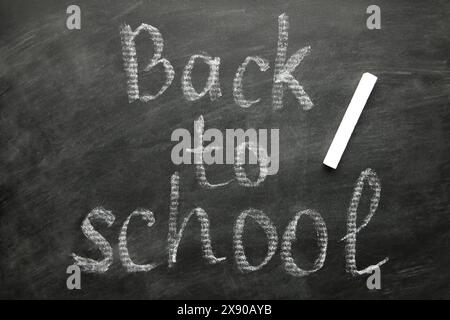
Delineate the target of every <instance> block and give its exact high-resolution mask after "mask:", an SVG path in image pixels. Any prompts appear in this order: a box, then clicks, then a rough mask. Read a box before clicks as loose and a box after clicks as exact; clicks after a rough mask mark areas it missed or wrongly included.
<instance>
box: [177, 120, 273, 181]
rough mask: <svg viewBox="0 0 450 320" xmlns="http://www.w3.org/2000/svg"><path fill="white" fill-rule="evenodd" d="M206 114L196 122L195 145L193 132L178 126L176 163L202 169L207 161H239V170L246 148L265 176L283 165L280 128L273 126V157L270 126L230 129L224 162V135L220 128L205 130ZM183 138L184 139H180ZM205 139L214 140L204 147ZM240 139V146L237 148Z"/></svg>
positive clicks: (230, 162) (251, 159)
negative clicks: (280, 156) (269, 137)
mask: <svg viewBox="0 0 450 320" xmlns="http://www.w3.org/2000/svg"><path fill="white" fill-rule="evenodd" d="M204 127H205V123H204V120H203V116H200V117H199V118H198V120H196V121H194V139H193V140H194V146H193V148H192V143H191V134H190V132H189V131H188V130H187V129H183V128H180V129H176V130H174V131H173V132H172V136H171V140H172V141H179V143H177V144H176V145H175V146H174V147H173V148H172V153H171V159H172V162H173V163H174V164H177V165H178V164H182V163H183V164H192V154H194V161H193V163H194V164H196V165H197V166H198V168H199V170H202V171H203V170H204V167H203V164H208V165H211V164H224V163H225V164H236V165H237V166H236V168H237V171H235V172H239V168H240V166H241V165H243V164H245V163H246V162H245V151H246V148H248V149H249V151H250V152H249V156H248V158H249V161H248V164H257V163H258V162H259V163H260V164H261V168H260V170H261V172H262V174H264V175H275V174H277V172H278V168H279V129H271V130H270V135H271V140H270V141H271V143H270V150H271V154H270V156H269V155H268V153H267V150H268V149H267V142H268V141H267V140H268V137H267V135H268V131H267V129H259V130H258V131H256V130H255V129H247V130H246V131H244V130H242V129H226V131H225V132H226V135H225V136H226V148H225V150H226V156H225V161H224V155H223V151H224V147H223V135H222V132H220V131H219V130H218V129H213V128H211V129H207V130H206V131H204ZM180 139H181V141H180ZM203 141H212V142H211V143H210V144H208V145H207V146H206V147H205V148H203ZM235 141H236V147H235Z"/></svg>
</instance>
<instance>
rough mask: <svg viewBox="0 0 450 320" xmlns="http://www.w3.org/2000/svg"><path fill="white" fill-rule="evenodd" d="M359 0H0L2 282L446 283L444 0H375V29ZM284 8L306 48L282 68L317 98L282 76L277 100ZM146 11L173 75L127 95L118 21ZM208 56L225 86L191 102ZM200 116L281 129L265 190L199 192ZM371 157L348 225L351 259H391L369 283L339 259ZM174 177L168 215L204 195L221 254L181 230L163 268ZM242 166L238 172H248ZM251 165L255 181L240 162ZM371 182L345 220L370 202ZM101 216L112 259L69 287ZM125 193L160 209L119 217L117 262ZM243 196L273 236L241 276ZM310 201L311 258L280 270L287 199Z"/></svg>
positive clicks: (58, 292)
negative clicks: (358, 109)
mask: <svg viewBox="0 0 450 320" xmlns="http://www.w3.org/2000/svg"><path fill="white" fill-rule="evenodd" d="M72 4H76V5H78V6H79V7H80V9H81V29H79V30H77V29H74V30H70V29H68V28H67V26H66V20H67V18H68V15H67V13H66V8H67V7H68V6H69V5H72ZM371 4H372V3H371V1H366V0H339V1H336V0H305V1H241V0H239V1H233V0H220V1H197V0H192V1H167V0H164V1H135V0H127V1H81V0H79V1H76V3H72V2H69V1H47V0H46V1H34V2H30V1H22V0H15V1H5V0H3V1H1V3H0V30H1V31H0V142H1V146H0V161H1V162H0V163H1V170H0V190H1V192H0V201H1V202H0V255H1V259H0V297H1V298H35V299H38V298H39V299H48V298H58V299H59V298H62V299H80V298H106V299H113V298H125V299H130V298H136V299H174V298H178V299H214V298H223V299H244V298H246V299H322V298H331V299H344V298H363V299H371V298H381V299H383V298H391V299H392V298H394V299H400V298H447V299H448V298H450V295H449V293H450V271H449V267H450V259H449V249H450V223H449V222H450V221H449V219H450V218H449V213H450V212H449V199H448V195H449V163H450V162H449V157H450V152H449V143H448V138H449V136H448V134H449V123H450V117H449V114H450V113H449V106H450V105H449V102H450V96H449V94H450V63H449V57H450V35H449V31H450V20H449V19H448V16H449V14H450V2H448V1H446V0H431V1H422V2H418V1H404V0H399V1H387V0H380V1H377V3H376V4H377V5H378V6H379V7H380V8H381V29H379V30H370V29H368V28H367V25H366V20H367V18H368V14H367V13H366V9H367V7H368V6H369V5H371ZM282 14H285V15H286V16H288V17H289V40H288V48H287V57H290V56H291V55H293V54H294V53H295V52H296V51H297V50H299V49H301V48H304V47H307V46H310V53H309V54H308V55H307V56H305V57H304V59H303V60H302V61H301V63H300V65H299V66H298V68H297V69H295V71H294V72H292V74H293V75H294V76H295V78H296V79H297V80H298V81H299V83H300V84H301V85H302V86H303V88H304V90H305V92H306V93H307V94H308V96H309V98H310V99H311V101H312V102H313V104H314V106H313V107H312V108H311V109H310V110H304V109H303V108H302V107H301V105H299V103H298V101H297V100H296V99H295V96H294V95H293V94H292V91H291V90H289V89H285V94H284V98H283V107H282V108H280V109H278V110H274V109H273V107H272V87H273V85H274V83H273V72H274V68H275V66H274V61H275V59H276V55H277V41H278V33H279V26H278V18H279V16H280V15H282ZM142 23H145V24H148V25H151V26H153V27H155V28H157V29H158V30H159V31H160V33H161V35H162V37H163V39H164V50H163V54H162V57H163V58H166V59H168V60H169V61H170V63H171V65H172V66H173V69H174V72H175V75H174V80H173V82H172V84H171V86H170V87H169V88H168V89H167V90H166V91H165V92H164V93H163V94H162V95H161V96H159V97H158V98H157V99H154V100H151V101H147V102H143V101H139V100H137V101H133V102H131V103H130V102H129V100H128V95H127V75H126V72H125V69H124V62H123V54H122V44H121V34H120V27H121V26H123V25H124V24H126V25H129V26H130V27H131V28H132V29H133V30H135V29H136V28H137V27H139V25H141V24H142ZM136 50H137V56H138V59H139V62H141V61H142V66H143V65H144V62H145V61H149V60H150V58H151V57H152V55H153V53H154V46H153V42H152V39H151V37H150V36H149V34H148V33H147V34H144V33H143V34H142V35H140V36H139V37H137V38H136ZM202 52H203V53H207V54H208V55H210V56H211V57H220V71H219V74H220V88H221V92H222V96H221V97H219V98H218V99H216V100H214V101H212V100H211V99H210V97H209V95H208V94H206V95H205V96H204V97H202V98H200V99H198V100H196V101H188V100H187V99H186V98H185V96H184V95H183V90H182V83H181V79H182V74H183V69H184V68H185V66H186V64H187V63H188V61H189V58H190V56H191V55H193V54H199V53H202ZM247 56H259V57H262V58H264V59H266V60H267V61H268V62H269V66H270V68H269V69H268V70H267V71H266V72H261V71H260V70H259V69H258V67H257V65H256V64H253V63H252V64H249V65H248V68H247V71H246V73H245V78H244V82H243V87H244V91H245V94H246V96H247V97H248V99H249V100H250V99H257V98H259V99H260V101H259V102H258V103H255V104H254V105H252V106H251V107H249V108H242V107H240V106H239V105H237V104H236V103H235V101H234V98H233V79H234V77H235V74H236V70H237V68H238V67H239V66H240V65H241V64H242V62H243V61H244V59H245V58H246V57H247ZM142 66H141V65H139V68H140V71H139V72H140V73H139V77H140V78H139V87H140V88H142V89H141V90H144V91H147V92H150V93H152V94H155V93H156V92H158V90H159V88H161V86H162V85H163V84H164V78H165V76H164V72H163V68H161V65H160V66H159V67H155V68H154V70H153V72H142V70H141V69H142ZM364 72H370V73H372V74H374V75H376V76H377V77H378V81H377V83H376V86H375V88H374V90H373V92H372V94H371V96H370V99H369V100H368V102H367V104H366V106H365V109H364V111H363V113H362V115H361V117H360V119H359V122H358V124H357V126H356V128H355V131H354V132H353V135H352V138H351V140H350V142H349V144H348V145H347V148H346V151H345V153H344V155H343V157H342V159H341V162H340V164H339V167H338V168H337V169H336V170H332V169H328V168H327V167H325V166H323V165H322V161H323V158H324V157H325V154H326V153H327V150H328V147H329V146H330V143H331V141H332V139H333V136H334V134H335V133H336V129H337V128H338V126H339V123H340V121H341V119H342V116H343V115H344V113H345V110H346V107H347V106H348V103H349V102H350V99H351V97H352V95H353V92H354V91H355V88H356V86H357V84H358V81H359V79H360V78H361V75H362V74H363V73H364ZM207 75H208V67H207V65H205V64H202V63H200V62H197V63H196V64H195V69H194V71H193V79H192V81H193V83H194V87H195V88H196V89H197V90H201V88H202V86H203V85H204V83H205V81H206V78H207ZM200 115H202V116H203V118H204V122H205V127H206V128H217V129H219V130H221V131H222V132H224V131H225V130H226V129H229V128H230V129H234V128H243V129H248V128H266V129H272V128H277V129H279V148H280V149H279V157H280V159H279V171H278V172H277V174H276V175H270V176H267V177H266V179H265V181H264V182H263V183H262V184H261V186H259V187H257V188H245V187H242V186H240V185H239V184H238V183H236V182H232V183H230V184H228V185H226V186H224V187H220V188H216V189H212V190H207V189H205V188H201V187H200V186H199V184H198V183H197V181H196V178H195V170H194V165H188V164H183V165H175V164H174V163H173V162H172V161H171V151H172V148H173V147H174V145H175V144H176V142H173V141H171V134H172V132H173V131H174V130H175V129H177V128H185V129H187V130H189V131H190V132H191V133H192V132H193V130H194V129H193V128H194V127H193V126H194V121H195V120H197V119H198V118H199V116H200ZM367 168H371V169H372V170H373V171H374V172H376V174H377V176H378V178H379V180H380V184H381V198H380V203H379V206H378V209H377V211H376V213H375V214H374V216H373V217H372V219H371V221H370V223H369V224H368V225H367V226H366V227H365V228H364V230H361V232H359V233H358V238H357V253H356V263H357V265H358V268H360V269H362V268H364V267H366V266H369V265H372V264H375V263H377V262H379V261H381V260H383V259H384V258H385V257H388V258H389V261H388V262H386V263H385V264H383V265H382V266H381V268H380V270H381V289H379V290H369V289H368V288H367V286H366V280H367V278H368V276H370V274H367V275H363V276H352V275H351V274H350V273H347V272H346V270H345V265H346V260H345V247H346V243H345V240H344V241H340V239H341V238H343V237H344V236H345V235H346V233H347V229H346V228H347V212H348V209H349V205H350V200H351V198H352V193H353V190H354V184H355V181H356V180H357V179H358V177H359V175H360V173H361V172H363V171H364V170H365V169H367ZM174 172H178V173H179V178H180V185H179V188H180V199H179V223H178V228H179V227H180V224H181V222H180V221H181V220H182V219H184V217H185V216H186V215H187V214H188V213H189V212H190V211H191V210H192V209H194V208H196V207H201V208H202V209H203V210H204V211H205V212H207V214H208V216H209V221H210V237H211V241H212V247H213V250H214V253H215V254H216V256H217V257H226V260H225V261H223V262H221V263H217V264H214V265H209V264H208V263H207V260H206V259H204V257H203V256H202V248H201V241H200V240H201V237H200V232H201V230H200V224H199V223H198V221H197V220H196V219H195V218H194V217H193V218H192V219H191V221H190V222H189V224H188V225H187V226H186V229H185V231H184V233H183V237H182V240H181V242H180V245H179V248H178V254H177V261H176V264H175V265H174V266H173V267H171V268H169V267H168V252H167V250H168V243H167V242H168V240H167V238H168V220H169V206H170V203H171V202H170V192H171V176H172V174H174ZM249 172H251V170H249ZM207 174H208V179H209V180H210V182H211V183H218V182H222V181H226V180H228V179H232V178H233V166H232V165H222V166H221V165H212V166H208V167H207ZM252 179H254V177H252ZM370 196H371V191H370V188H369V187H368V186H367V185H366V186H365V189H364V191H363V195H362V198H361V201H360V204H359V208H358V219H357V224H358V225H360V224H361V223H362V222H363V219H364V217H365V216H367V214H368V213H369V202H370ZM99 207H102V208H105V209H106V210H110V211H111V212H112V214H113V215H114V216H115V221H114V223H113V224H112V225H111V226H110V227H108V226H107V225H106V224H104V223H103V224H102V223H93V225H94V226H95V229H96V230H98V232H100V233H101V235H103V237H104V238H105V239H106V240H107V241H108V243H110V244H111V247H112V250H113V257H114V258H113V262H112V264H111V265H110V267H109V269H108V270H107V271H106V272H104V273H84V272H83V273H82V275H81V289H80V290H69V289H68V288H67V286H66V279H67V277H68V276H69V275H68V274H67V273H66V269H67V267H68V266H70V265H72V264H73V263H74V259H73V254H76V255H79V256H83V257H89V258H91V259H94V260H101V259H102V258H103V256H102V253H101V252H100V251H99V248H98V246H96V245H95V244H94V243H93V242H92V241H90V240H89V239H87V238H86V237H85V236H84V235H83V232H82V229H81V225H82V223H83V221H84V220H85V218H86V216H87V215H88V213H89V212H91V211H92V210H93V209H94V208H99ZM137 208H145V209H147V210H151V211H152V212H153V214H154V218H155V223H154V225H153V226H151V227H149V226H148V225H147V223H145V222H144V221H143V220H142V219H140V218H133V219H132V220H130V223H129V225H128V236H127V239H128V250H129V254H130V257H131V258H132V259H133V261H134V262H135V263H136V264H148V263H155V264H158V266H157V267H156V268H154V269H153V270H151V271H148V272H127V270H126V269H125V268H124V267H123V265H122V264H121V261H120V259H119V234H120V232H121V229H122V225H123V223H124V222H125V220H126V219H127V217H128V216H129V215H130V214H131V213H132V212H133V211H134V210H135V209H137ZM249 208H255V209H258V210H261V211H263V212H264V214H265V215H266V216H267V217H269V218H270V220H271V221H272V223H273V225H274V226H275V228H276V231H277V234H278V238H279V245H278V249H277V252H276V253H275V254H274V256H273V257H272V259H271V260H270V261H269V262H268V263H267V265H265V266H264V267H262V268H261V269H260V270H257V271H254V272H249V273H242V272H241V271H240V270H239V269H238V268H237V265H236V261H235V259H234V253H233V252H234V251H233V250H234V248H233V237H234V225H235V223H236V219H237V218H238V216H239V215H240V213H241V212H242V211H244V210H247V209H249ZM305 209H312V210H315V211H316V212H318V213H320V215H321V216H322V218H323V220H324V221H325V223H326V228H327V232H328V248H327V251H326V259H325V262H324V265H323V267H322V268H321V269H320V270H318V271H317V272H313V273H311V274H310V275H308V276H305V277H295V276H292V275H290V274H288V273H287V272H286V271H285V270H284V268H283V261H282V258H281V255H280V250H281V249H280V245H281V242H282V236H283V233H284V231H285V229H286V227H287V226H288V224H289V223H290V221H292V219H293V217H294V216H295V214H296V212H298V211H300V210H305ZM316 240H317V239H316V234H315V231H314V226H313V224H312V223H311V220H308V219H307V218H305V219H304V218H301V219H300V222H299V225H298V227H297V240H296V241H295V242H293V244H292V255H293V256H294V258H295V261H296V263H297V264H298V265H299V266H301V268H303V269H312V265H313V262H314V260H315V259H316V257H317V255H318V248H317V245H316ZM243 243H244V245H245V254H246V256H247V258H248V260H249V263H251V264H252V265H258V264H259V263H261V262H262V260H263V258H264V256H265V255H266V253H267V239H266V235H265V234H264V232H263V230H262V229H261V228H260V227H259V226H258V225H257V224H256V223H255V222H254V221H252V220H250V219H249V220H247V223H246V226H245V231H244V236H243Z"/></svg>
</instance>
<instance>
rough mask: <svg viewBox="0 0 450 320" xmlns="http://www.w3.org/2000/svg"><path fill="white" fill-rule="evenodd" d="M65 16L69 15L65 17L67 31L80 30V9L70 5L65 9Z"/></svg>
mask: <svg viewBox="0 0 450 320" xmlns="http://www.w3.org/2000/svg"><path fill="white" fill-rule="evenodd" d="M66 13H67V14H70V16H68V17H67V20H66V27H67V29H69V30H73V29H77V30H80V29H81V15H80V13H81V10H80V7H79V6H77V5H74V4H73V5H70V6H68V7H67V10H66Z"/></svg>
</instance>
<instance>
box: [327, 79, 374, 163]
mask: <svg viewBox="0 0 450 320" xmlns="http://www.w3.org/2000/svg"><path fill="white" fill-rule="evenodd" d="M375 82H377V77H376V76H374V75H373V74H370V73H364V74H363V75H362V77H361V80H360V81H359V84H358V87H357V88H356V90H355V93H354V94H353V97H352V100H351V101H350V104H349V105H348V108H347V111H345V114H344V117H343V118H342V121H341V124H340V125H339V128H338V130H337V132H336V135H335V136H334V138H333V142H331V146H330V148H329V149H328V152H327V155H326V156H325V159H324V160H323V164H324V165H326V166H328V167H330V168H333V169H336V168H337V166H338V164H339V161H340V160H341V157H342V154H343V153H344V150H345V147H346V146H347V143H348V141H349V140H350V136H351V135H352V132H353V129H354V128H355V126H356V123H357V122H358V119H359V116H360V115H361V112H362V111H363V109H364V106H365V105H366V102H367V99H369V96H370V93H371V92H372V89H373V87H374V85H375Z"/></svg>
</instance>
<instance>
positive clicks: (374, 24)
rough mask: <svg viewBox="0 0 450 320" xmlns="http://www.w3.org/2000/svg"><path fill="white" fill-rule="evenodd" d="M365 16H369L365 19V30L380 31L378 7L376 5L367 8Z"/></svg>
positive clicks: (379, 11)
mask: <svg viewBox="0 0 450 320" xmlns="http://www.w3.org/2000/svg"><path fill="white" fill-rule="evenodd" d="M366 13H367V14H371V15H370V16H369V17H368V18H367V22H366V25H367V29H369V30H373V29H381V10H380V7H379V6H377V5H374V4H373V5H370V6H368V7H367V10H366Z"/></svg>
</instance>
